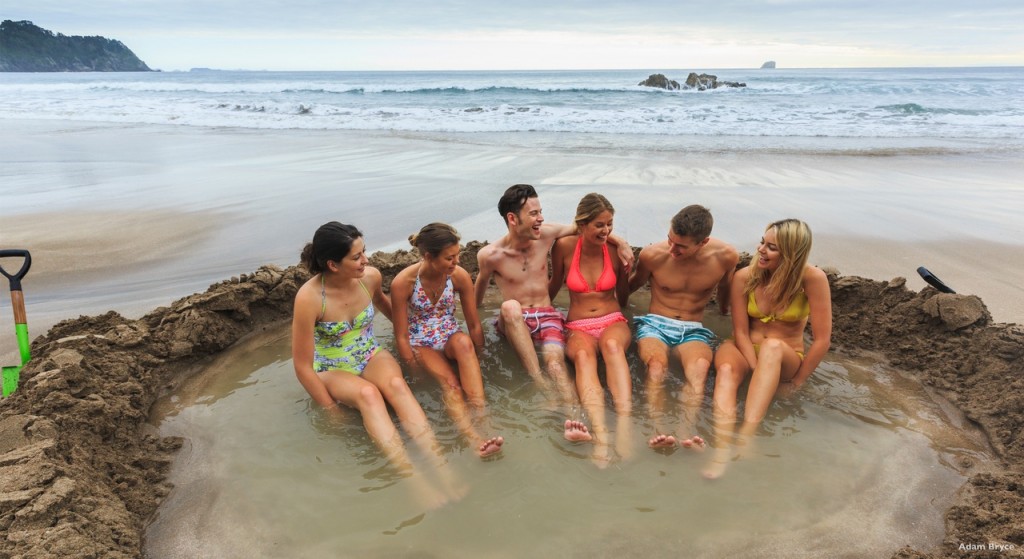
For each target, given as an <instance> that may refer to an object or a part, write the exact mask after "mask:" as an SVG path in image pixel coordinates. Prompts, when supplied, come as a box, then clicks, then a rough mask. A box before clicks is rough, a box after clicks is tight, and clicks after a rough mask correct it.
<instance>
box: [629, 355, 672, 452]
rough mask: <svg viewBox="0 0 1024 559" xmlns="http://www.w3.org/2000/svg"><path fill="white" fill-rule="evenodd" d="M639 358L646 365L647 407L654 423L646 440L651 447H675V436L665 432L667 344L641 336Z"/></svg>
mask: <svg viewBox="0 0 1024 559" xmlns="http://www.w3.org/2000/svg"><path fill="white" fill-rule="evenodd" d="M636 345H637V351H638V353H639V354H640V360H641V361H643V362H644V363H645V364H646V365H647V383H646V384H647V386H646V390H645V393H646V394H647V409H648V413H650V416H651V422H652V423H654V432H655V435H654V437H651V439H650V440H648V441H647V444H648V446H650V447H651V448H661V449H664V448H675V446H676V438H675V436H674V435H672V434H671V433H668V434H666V427H665V379H666V377H667V376H668V346H667V345H665V344H664V342H662V341H661V340H659V339H657V338H642V339H640V340H639V341H637V344H636Z"/></svg>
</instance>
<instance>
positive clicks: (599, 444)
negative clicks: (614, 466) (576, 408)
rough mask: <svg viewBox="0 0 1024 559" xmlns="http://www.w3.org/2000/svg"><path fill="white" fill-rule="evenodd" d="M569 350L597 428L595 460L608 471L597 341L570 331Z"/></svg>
mask: <svg viewBox="0 0 1024 559" xmlns="http://www.w3.org/2000/svg"><path fill="white" fill-rule="evenodd" d="M565 349H566V353H567V354H568V356H569V358H570V359H572V361H573V363H574V364H575V365H576V390H577V391H578V392H579V395H580V403H581V404H583V409H584V410H586V412H587V415H589V416H590V421H591V424H592V426H593V428H592V429H591V430H590V433H591V436H592V437H593V441H594V454H593V457H592V459H593V461H594V463H595V464H597V466H598V467H599V468H605V467H607V466H608V464H609V462H610V461H611V456H610V453H609V442H608V425H607V423H606V421H607V420H606V418H605V415H604V387H602V386H601V380H600V379H599V378H598V376H597V340H595V339H594V338H593V337H592V336H590V335H588V334H583V333H579V332H570V333H569V338H568V340H566V347H565Z"/></svg>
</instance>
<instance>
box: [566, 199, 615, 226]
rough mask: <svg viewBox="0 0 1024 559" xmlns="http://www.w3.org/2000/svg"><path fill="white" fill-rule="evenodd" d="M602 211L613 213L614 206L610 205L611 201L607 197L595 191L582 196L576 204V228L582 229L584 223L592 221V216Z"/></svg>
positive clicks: (594, 216)
mask: <svg viewBox="0 0 1024 559" xmlns="http://www.w3.org/2000/svg"><path fill="white" fill-rule="evenodd" d="M604 211H608V212H611V213H612V215H615V208H613V207H612V203H611V202H609V201H608V199H607V198H605V197H604V196H601V195H600V194H598V193H596V192H591V193H590V194H587V195H586V196H584V197H583V198H582V199H580V203H579V204H578V205H577V206H576V219H575V220H574V221H575V223H576V230H577V231H579V230H580V229H582V228H583V226H584V225H586V224H588V223H590V222H591V221H593V220H594V218H596V217H597V216H599V215H601V212H604Z"/></svg>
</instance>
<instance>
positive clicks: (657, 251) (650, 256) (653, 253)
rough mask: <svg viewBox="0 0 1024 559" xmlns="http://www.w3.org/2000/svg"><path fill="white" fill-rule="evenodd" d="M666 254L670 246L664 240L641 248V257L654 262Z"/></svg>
mask: <svg viewBox="0 0 1024 559" xmlns="http://www.w3.org/2000/svg"><path fill="white" fill-rule="evenodd" d="M666 256H668V247H667V246H665V243H662V242H657V243H651V244H649V245H647V246H645V247H644V248H642V249H640V259H641V260H643V261H645V262H653V261H655V260H657V259H659V258H665V257H666Z"/></svg>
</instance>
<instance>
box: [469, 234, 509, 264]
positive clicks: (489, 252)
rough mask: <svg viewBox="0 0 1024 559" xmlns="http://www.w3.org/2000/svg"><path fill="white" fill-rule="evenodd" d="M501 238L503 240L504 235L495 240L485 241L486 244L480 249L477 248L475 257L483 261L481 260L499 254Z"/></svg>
mask: <svg viewBox="0 0 1024 559" xmlns="http://www.w3.org/2000/svg"><path fill="white" fill-rule="evenodd" d="M503 240H504V237H502V238H501V239H498V240H497V241H494V242H490V243H487V244H486V245H484V246H483V247H481V248H480V250H478V251H477V252H476V259H477V260H478V261H483V260H487V259H490V258H494V257H495V256H496V255H498V254H500V253H501V243H502V241H503Z"/></svg>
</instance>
